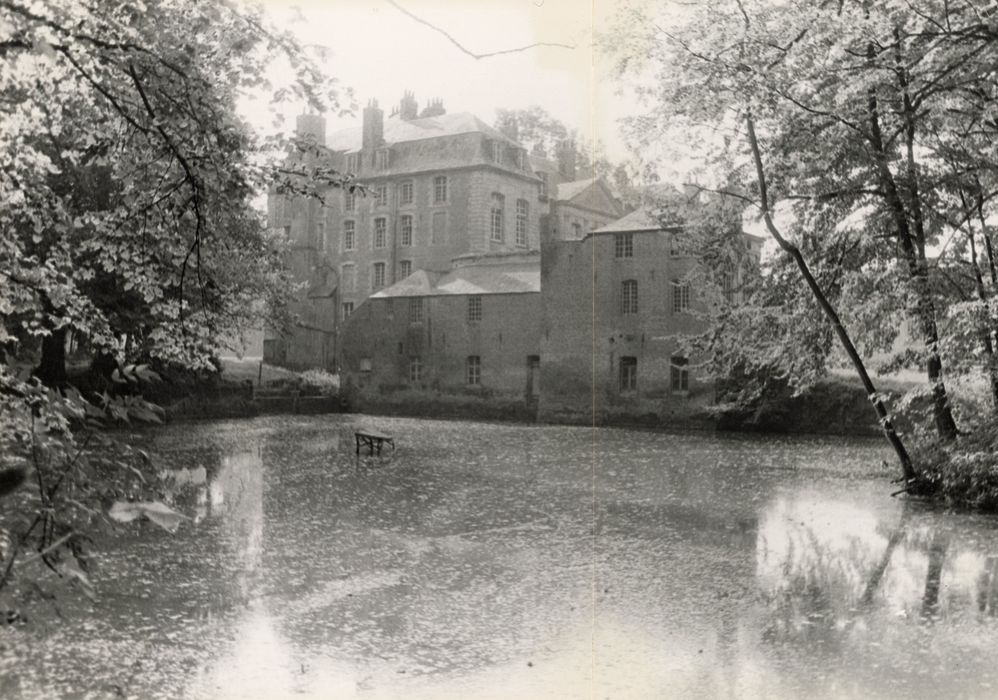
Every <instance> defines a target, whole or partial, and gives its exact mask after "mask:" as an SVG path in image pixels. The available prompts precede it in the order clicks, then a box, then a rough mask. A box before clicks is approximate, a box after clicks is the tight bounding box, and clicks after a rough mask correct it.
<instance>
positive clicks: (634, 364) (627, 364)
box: [620, 356, 638, 391]
mask: <svg viewBox="0 0 998 700" xmlns="http://www.w3.org/2000/svg"><path fill="white" fill-rule="evenodd" d="M637 388H638V358H636V357H627V356H624V357H621V358H620V390H621V391H635V390H636V389H637Z"/></svg>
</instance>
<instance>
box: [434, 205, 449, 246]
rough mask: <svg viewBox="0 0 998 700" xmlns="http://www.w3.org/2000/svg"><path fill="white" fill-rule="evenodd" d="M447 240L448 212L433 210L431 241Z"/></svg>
mask: <svg viewBox="0 0 998 700" xmlns="http://www.w3.org/2000/svg"><path fill="white" fill-rule="evenodd" d="M446 242H447V212H445V211H435V212H433V227H432V228H431V229H430V243H446Z"/></svg>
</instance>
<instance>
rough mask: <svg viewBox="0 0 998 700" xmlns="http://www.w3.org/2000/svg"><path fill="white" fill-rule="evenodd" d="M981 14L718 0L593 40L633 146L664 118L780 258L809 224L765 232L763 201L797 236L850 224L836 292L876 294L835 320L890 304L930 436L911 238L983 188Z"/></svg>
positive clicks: (965, 7)
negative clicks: (848, 265)
mask: <svg viewBox="0 0 998 700" xmlns="http://www.w3.org/2000/svg"><path fill="white" fill-rule="evenodd" d="M673 9H675V6H673ZM992 15H993V9H992V8H990V7H989V6H985V5H984V4H979V3H975V2H969V3H961V4H959V5H953V4H950V3H946V2H944V1H942V0H939V1H936V0H916V1H915V2H907V1H906V2H885V3H860V2H850V1H848V0H846V1H845V2H836V3H828V2H825V3H815V4H811V5H808V4H803V5H802V4H782V3H781V4H772V3H767V2H761V1H751V0H742V1H737V0H736V1H735V2H730V3H721V4H711V6H710V8H709V10H708V8H706V7H704V8H696V9H689V8H686V9H685V10H683V11H682V12H680V13H677V14H673V15H672V16H671V17H663V16H662V15H660V14H658V11H657V10H656V9H654V8H647V7H641V8H627V9H625V10H624V11H623V12H622V13H621V16H620V20H619V24H618V26H617V27H615V32H614V33H615V36H616V39H615V40H614V41H613V42H612V44H609V42H608V44H609V45H608V49H609V50H611V51H615V52H616V56H617V59H618V61H617V65H618V69H619V71H620V74H621V75H623V76H629V77H631V78H633V79H634V81H635V82H636V83H637V84H639V85H640V92H641V94H643V95H644V96H645V97H647V98H650V99H649V104H651V105H652V111H651V113H650V114H648V115H645V116H644V117H642V118H640V119H636V120H634V121H633V122H632V127H633V132H634V133H638V132H640V134H641V138H642V139H644V141H645V142H647V141H651V140H656V139H659V140H661V139H664V138H669V137H673V138H674V137H675V134H676V133H677V131H682V132H683V133H684V134H689V135H690V136H687V142H693V143H694V144H695V145H697V146H698V147H700V148H701V149H702V151H703V153H704V154H705V156H706V157H705V160H707V161H708V164H709V165H708V172H709V171H711V170H713V171H714V172H719V173H724V176H725V177H727V176H728V175H729V174H730V173H735V174H736V175H737V176H739V177H741V178H742V179H744V180H746V181H751V180H753V179H754V183H753V184H752V187H751V188H750V189H748V190H747V191H749V192H751V196H750V199H751V200H752V201H753V202H754V203H756V204H757V205H759V206H760V209H761V212H762V214H763V217H764V219H765V221H766V224H767V227H768V228H769V229H770V232H771V233H772V234H773V236H774V237H776V238H777V240H778V242H779V239H780V238H783V242H784V243H787V244H789V246H787V245H783V243H781V247H782V248H783V250H785V251H786V252H787V253H789V254H790V255H791V256H794V257H796V256H797V255H798V254H799V253H800V252H801V251H802V250H803V242H804V241H805V238H806V237H807V236H808V233H809V232H808V231H807V230H803V229H802V228H801V227H799V226H798V227H797V230H796V231H795V232H794V233H792V234H791V235H790V236H788V237H782V236H780V235H779V231H778V230H777V228H776V227H775V223H776V222H775V220H774V218H773V217H774V216H775V215H776V214H777V204H778V203H779V202H785V203H787V205H786V207H785V209H786V211H787V213H788V214H789V216H790V218H792V219H794V220H796V221H798V222H802V221H811V220H814V219H816V218H817V217H823V218H824V219H825V224H824V225H822V226H821V227H819V228H818V229H817V230H816V231H814V232H813V233H814V234H817V235H811V239H812V241H813V242H814V243H816V244H817V246H818V247H819V248H826V249H829V250H831V248H832V247H833V246H837V245H840V243H841V241H842V239H843V237H844V235H845V233H846V232H847V231H852V233H851V234H850V235H852V236H861V237H862V239H863V240H862V242H860V243H859V246H860V249H861V250H862V253H863V255H862V258H861V259H860V260H858V261H856V263H855V265H854V267H853V268H852V269H849V270H844V272H845V273H847V274H845V275H844V276H843V280H844V283H845V285H846V291H849V290H853V291H855V290H859V289H866V290H868V291H872V290H877V293H874V294H872V295H870V296H868V297H866V298H863V299H858V298H856V297H855V296H854V297H852V298H851V299H849V303H850V304H860V305H861V306H862V307H865V309H863V308H861V309H860V310H859V311H858V312H855V313H854V312H852V311H850V310H848V309H847V310H846V315H847V316H848V317H850V318H851V321H852V322H853V328H852V331H853V332H854V333H859V334H860V335H861V336H862V335H865V334H866V333H867V332H868V331H869V332H872V334H873V335H874V336H876V342H877V343H880V344H883V343H885V342H887V341H889V340H891V339H892V338H893V337H895V336H894V335H893V334H896V332H897V329H899V328H900V327H901V325H902V324H901V323H900V318H898V317H896V316H894V317H892V316H891V315H889V314H888V313H886V312H887V311H888V310H891V311H893V310H894V309H895V308H896V307H897V303H898V301H899V300H902V306H903V307H904V309H905V311H906V315H907V316H908V317H909V318H910V319H911V320H912V322H913V327H914V328H915V330H916V332H917V336H918V338H919V339H920V340H921V341H922V349H921V350H920V351H918V352H917V353H909V354H908V358H909V359H913V360H915V361H917V362H918V363H920V364H923V365H924V366H925V368H926V371H927V376H928V385H929V392H930V395H931V405H932V409H933V422H934V425H935V428H936V431H937V433H938V435H939V436H940V438H942V439H944V440H951V439H953V438H954V436H955V435H956V423H955V420H954V418H953V410H952V407H951V403H950V399H949V394H948V392H947V388H946V384H945V382H944V372H943V361H944V354H943V348H944V347H945V343H944V338H943V337H942V336H943V333H944V331H945V328H944V326H943V325H942V324H941V319H943V318H944V316H945V315H946V312H947V306H948V303H949V301H948V300H947V298H946V297H945V296H943V295H940V294H939V290H938V287H937V286H936V284H935V278H936V277H937V275H936V273H935V272H934V268H935V265H936V263H935V262H934V261H933V260H932V259H930V256H929V255H928V253H927V250H929V249H930V248H931V246H933V245H938V244H939V243H940V241H941V240H942V236H943V235H944V234H945V233H946V231H947V229H948V227H949V226H952V225H953V223H960V222H966V221H969V220H970V217H969V215H970V214H971V213H972V209H973V207H972V206H969V205H971V204H973V203H974V202H975V201H976V202H979V201H982V200H983V201H984V202H989V201H990V199H991V193H992V192H993V191H994V190H995V189H996V188H995V178H994V170H995V167H994V163H995V159H994V138H993V136H994V129H995V126H996V124H995V121H994V119H993V116H992V112H993V107H992V105H993V104H994V100H993V98H994V96H995V81H994V71H995V65H996V62H995V58H996V51H998V42H996V41H995V39H996V38H998V35H996V32H995V30H994V27H993V19H992ZM668 19H671V20H673V21H672V23H671V24H668V25H667V24H666V21H667V20H668ZM677 19H678V20H679V21H678V22H677V21H676V20H677ZM677 24H678V25H679V26H678V27H677V26H676V25H677ZM666 27H668V28H666ZM621 33H623V34H624V39H623V40H621V38H620V36H621ZM649 75H653V76H654V80H653V81H649V80H647V78H648V76H649ZM753 175H754V176H755V177H754V178H753ZM715 180H717V181H720V178H718V177H715ZM961 191H962V192H963V198H962V199H961V197H960V196H959V193H960V192H961ZM958 202H959V203H960V204H959V205H958V204H957V203H958ZM985 228H986V227H985ZM985 240H990V239H987V238H986V236H985ZM820 257H823V256H822V255H819V258H820ZM802 262H803V264H801V265H800V267H801V270H802V274H803V276H804V278H805V279H807V277H808V276H807V274H804V269H803V268H804V267H805V266H806V265H807V262H808V261H805V260H802ZM812 276H813V275H812ZM982 281H984V280H982ZM808 282H809V285H810V280H809V281H808ZM810 286H811V287H812V290H814V285H810ZM818 286H819V290H820V284H819V285H818ZM985 286H986V285H985ZM821 291H822V292H823V293H825V292H827V290H821ZM826 296H827V294H826ZM815 298H816V299H817V298H819V297H818V295H817V293H816V295H815ZM843 301H845V298H843ZM843 308H844V307H843ZM873 309H877V311H876V312H872V310H873ZM864 319H865V320H866V321H867V323H865V324H864V323H857V322H858V321H862V320H864ZM874 322H876V323H874ZM835 326H836V323H835V321H834V320H833V327H835ZM842 330H843V332H845V327H844V326H843V327H842ZM988 332H989V333H990V332H991V331H990V330H989V331H988ZM846 335H848V333H846ZM840 337H841V334H840ZM977 337H978V338H979V341H978V342H980V343H982V345H984V346H985V348H986V343H984V342H983V340H984V338H983V335H982V334H980V333H978V334H977ZM843 344H844V345H846V346H848V345H850V344H852V341H851V338H850V339H849V342H848V343H847V342H846V339H845V338H843ZM850 354H851V353H850ZM857 359H858V356H857ZM956 366H959V365H956ZM857 369H858V370H859V371H860V374H861V375H863V374H865V368H863V369H860V368H859V367H858V366H857ZM864 384H867V382H866V381H865V380H864ZM867 389H868V391H870V393H871V394H875V392H873V391H872V385H871V384H867ZM875 403H876V402H875ZM882 420H883V416H882Z"/></svg>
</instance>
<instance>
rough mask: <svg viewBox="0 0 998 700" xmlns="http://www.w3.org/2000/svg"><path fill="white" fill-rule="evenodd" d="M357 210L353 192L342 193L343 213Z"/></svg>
mask: <svg viewBox="0 0 998 700" xmlns="http://www.w3.org/2000/svg"><path fill="white" fill-rule="evenodd" d="M356 208H357V195H356V194H354V193H353V192H344V193H343V211H354V210H355V209H356Z"/></svg>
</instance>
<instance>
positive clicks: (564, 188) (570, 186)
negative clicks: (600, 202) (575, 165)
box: [555, 177, 596, 201]
mask: <svg viewBox="0 0 998 700" xmlns="http://www.w3.org/2000/svg"><path fill="white" fill-rule="evenodd" d="M595 182H596V180H595V179H594V178H591V177H590V178H586V179H585V180H575V181H574V182H560V183H558V185H557V186H556V187H555V199H558V200H561V201H567V200H569V199H572V198H573V197H575V196H577V195H579V194H581V193H583V192H585V191H586V190H587V189H589V188H590V187H592V185H593V184H594V183H595Z"/></svg>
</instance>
